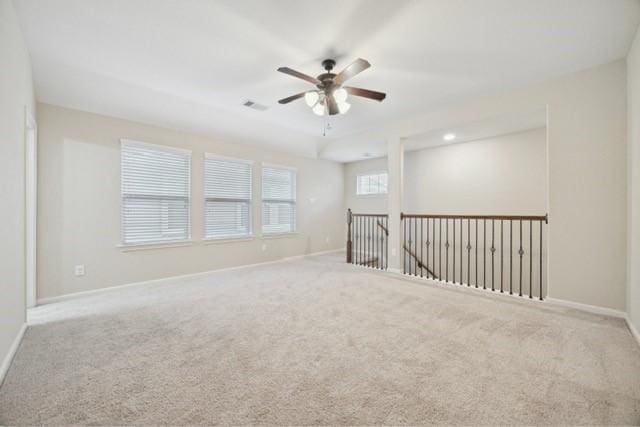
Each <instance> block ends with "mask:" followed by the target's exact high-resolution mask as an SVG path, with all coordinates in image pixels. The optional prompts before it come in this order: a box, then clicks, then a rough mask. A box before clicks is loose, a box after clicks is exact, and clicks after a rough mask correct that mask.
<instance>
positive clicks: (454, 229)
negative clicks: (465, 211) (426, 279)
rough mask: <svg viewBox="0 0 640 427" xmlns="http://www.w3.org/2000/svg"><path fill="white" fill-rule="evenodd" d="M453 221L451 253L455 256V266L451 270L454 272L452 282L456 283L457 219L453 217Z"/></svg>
mask: <svg viewBox="0 0 640 427" xmlns="http://www.w3.org/2000/svg"><path fill="white" fill-rule="evenodd" d="M451 222H452V223H453V252H452V253H451V255H452V257H453V268H452V270H451V272H452V273H453V280H452V281H451V283H456V219H455V218H453V219H452V221H451Z"/></svg>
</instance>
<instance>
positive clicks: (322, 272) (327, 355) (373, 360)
mask: <svg viewBox="0 0 640 427" xmlns="http://www.w3.org/2000/svg"><path fill="white" fill-rule="evenodd" d="M30 321H31V323H32V326H30V327H29V329H28V330H27V333H26V335H25V337H24V341H23V342H22V345H21V346H20V348H19V350H18V353H17V355H16V358H15V360H14V362H13V365H12V366H11V369H10V371H9V373H8V376H7V378H6V381H5V383H4V385H3V386H2V388H1V389H0V423H4V424H57V425H60V424H92V425H107V424H108V425H123V424H178V425H185V424H215V423H222V424H302V425H305V424H307V425H308V424H396V425H397V424H426V423H437V424H466V425H479V424H502V425H504V424H638V423H640V348H639V346H638V344H637V343H636V342H635V341H634V340H633V338H632V336H631V335H630V332H629V331H628V329H627V328H626V326H625V325H624V323H623V322H622V321H621V320H619V319H612V318H607V317H602V316H595V315H590V314H585V313H581V312H578V311H574V310H569V309H561V308H555V307H551V306H548V305H545V304H531V303H525V302H522V301H516V300H514V299H507V298H502V299H498V298H494V297H489V296H479V295H478V294H477V293H473V294H472V293H470V292H462V291H460V290H457V289H456V288H455V287H454V286H451V287H450V288H448V289H443V288H442V287H437V286H432V285H427V284H416V283H412V282H409V281H406V280H402V279H395V278H390V277H388V276H385V275H381V274H378V273H373V272H370V271H368V270H365V269H363V268H361V267H354V266H349V265H345V264H343V263H342V257H341V256H340V255H327V256H321V257H315V258H307V259H303V260H296V261H289V262H284V263H278V264H272V265H267V266H260V267H254V268H248V269H242V270H236V271H227V272H220V273H215V274H212V275H210V276H207V277H201V278H197V279H191V280H180V281H176V282H174V283H171V284H163V285H148V286H143V287H133V288H127V289H123V290H119V291H117V292H111V293H105V294H102V295H99V296H93V297H85V298H83V299H78V300H72V301H67V302H62V303H56V304H51V305H47V306H42V307H39V308H37V309H36V310H34V311H33V312H32V313H31V315H30Z"/></svg>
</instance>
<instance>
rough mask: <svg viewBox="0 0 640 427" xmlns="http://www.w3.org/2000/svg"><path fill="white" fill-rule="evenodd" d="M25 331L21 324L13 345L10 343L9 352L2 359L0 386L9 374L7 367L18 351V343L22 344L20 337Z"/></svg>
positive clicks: (24, 324) (23, 325)
mask: <svg viewBox="0 0 640 427" xmlns="http://www.w3.org/2000/svg"><path fill="white" fill-rule="evenodd" d="M26 330H27V324H26V323H23V324H22V326H21V327H20V330H19V331H18V335H16V337H15V339H14V340H13V343H11V347H9V352H8V353H7V354H6V356H5V357H4V360H3V361H2V365H0V386H1V385H2V383H3V381H4V377H5V376H6V375H7V372H9V366H11V362H12V361H13V357H14V356H15V355H16V351H18V347H19V346H20V342H22V337H23V336H24V332H25V331H26Z"/></svg>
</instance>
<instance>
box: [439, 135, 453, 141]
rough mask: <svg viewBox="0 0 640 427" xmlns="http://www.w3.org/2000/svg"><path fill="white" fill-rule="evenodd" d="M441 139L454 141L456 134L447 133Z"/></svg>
mask: <svg viewBox="0 0 640 427" xmlns="http://www.w3.org/2000/svg"><path fill="white" fill-rule="evenodd" d="M442 139H444V140H445V141H453V140H454V139H456V134H455V133H447V134H445V135H444V136H443V137H442Z"/></svg>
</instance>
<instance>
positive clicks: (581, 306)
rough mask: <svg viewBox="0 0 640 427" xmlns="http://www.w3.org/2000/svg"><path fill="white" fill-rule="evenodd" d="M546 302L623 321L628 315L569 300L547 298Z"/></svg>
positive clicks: (611, 309)
mask: <svg viewBox="0 0 640 427" xmlns="http://www.w3.org/2000/svg"><path fill="white" fill-rule="evenodd" d="M545 301H547V302H549V303H551V304H553V305H557V306H560V307H566V308H575V309H578V310H581V311H586V312H588V313H594V314H603V315H605V316H612V317H618V318H621V319H626V318H627V313H625V312H624V311H620V310H615V309H613V308H607V307H598V306H597V305H589V304H582V303H579V302H573V301H567V300H562V299H557V298H550V297H549V298H546V299H545Z"/></svg>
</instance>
